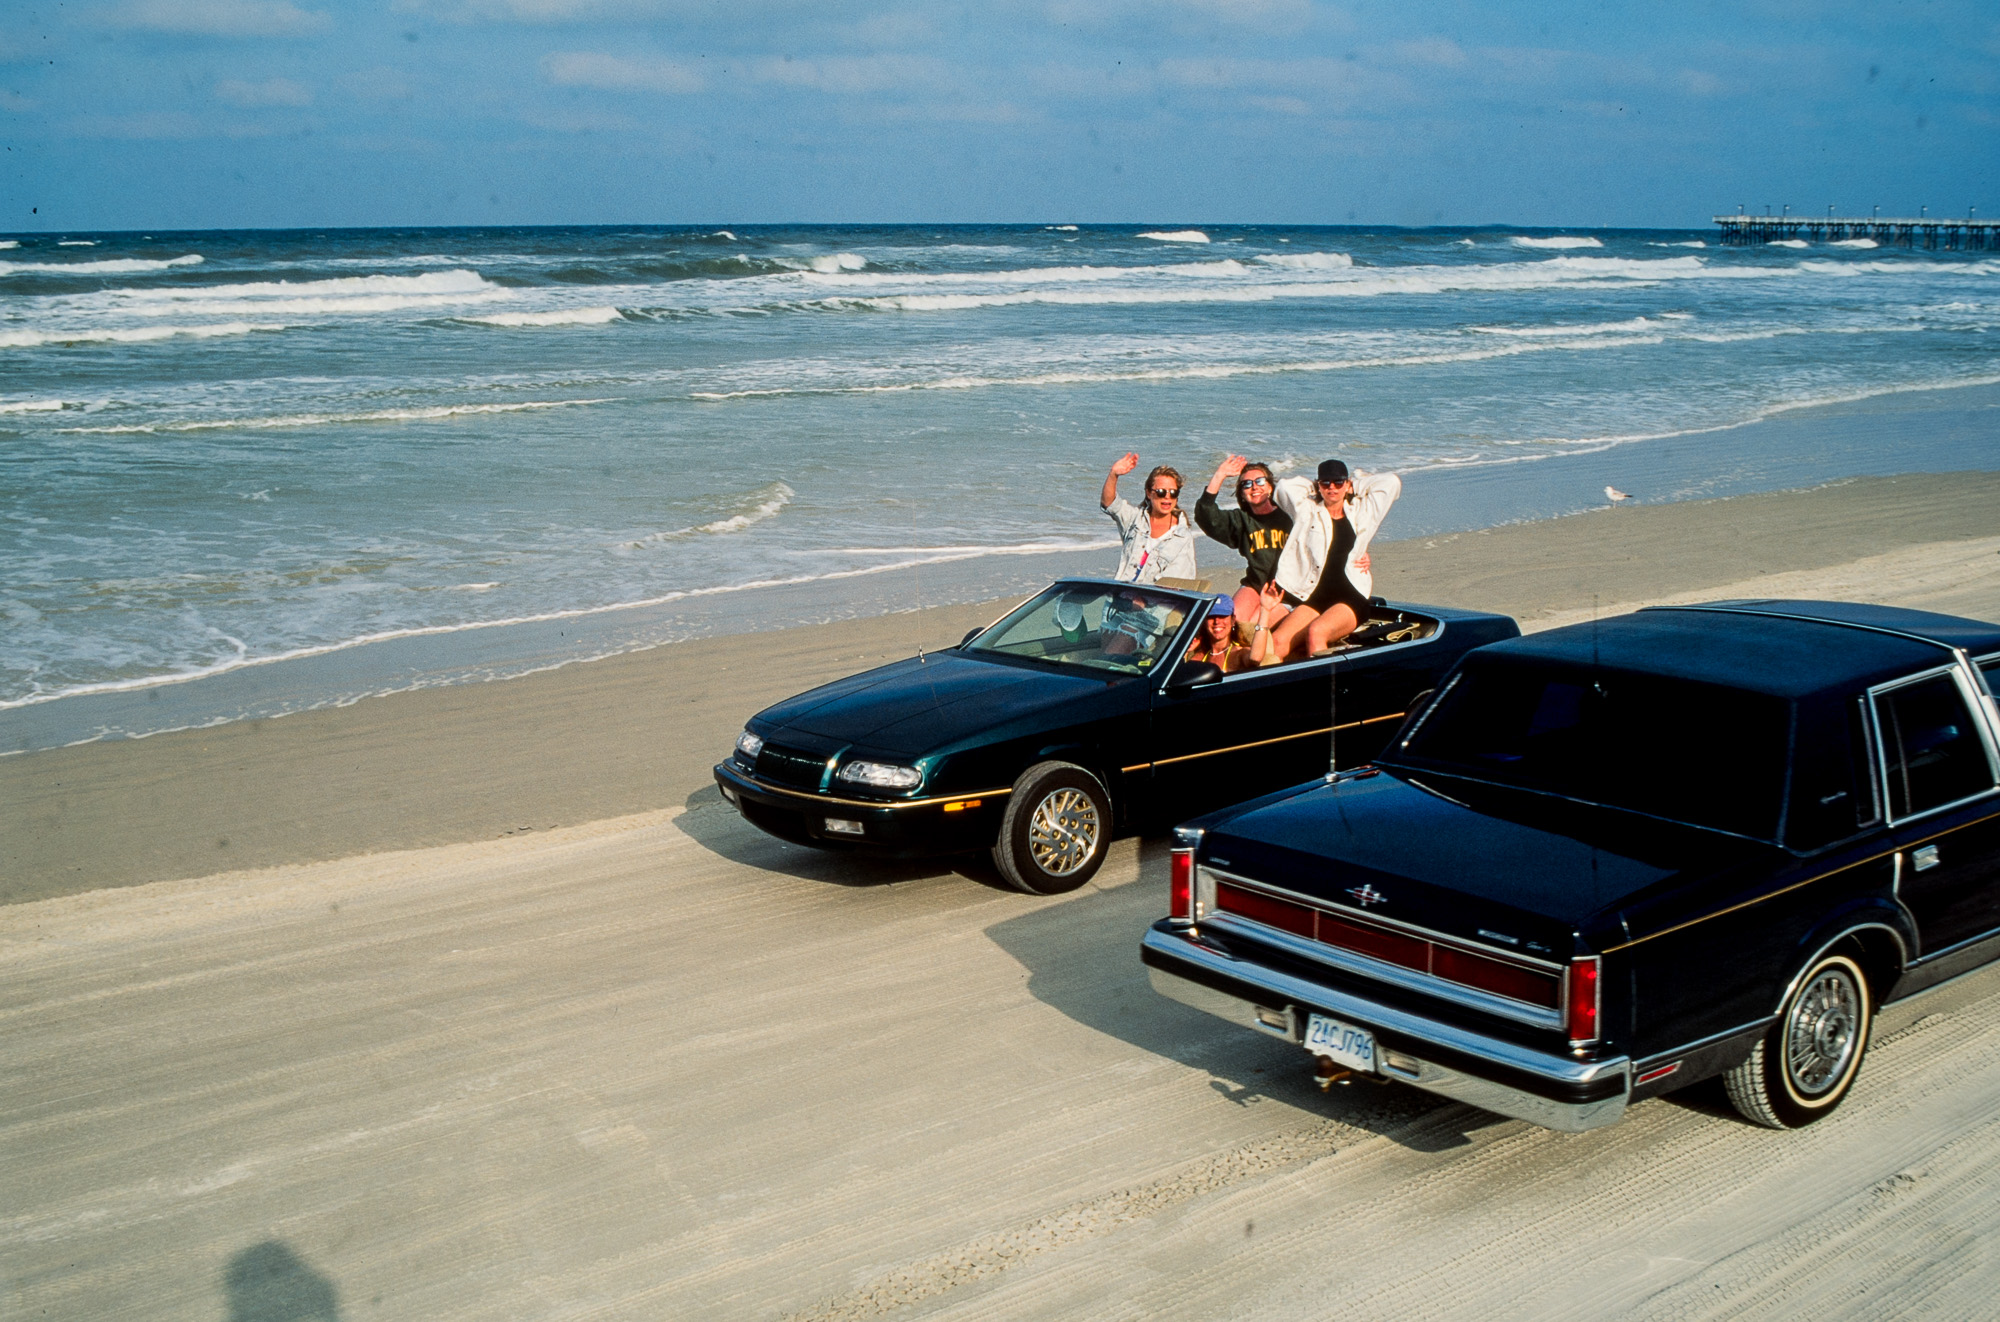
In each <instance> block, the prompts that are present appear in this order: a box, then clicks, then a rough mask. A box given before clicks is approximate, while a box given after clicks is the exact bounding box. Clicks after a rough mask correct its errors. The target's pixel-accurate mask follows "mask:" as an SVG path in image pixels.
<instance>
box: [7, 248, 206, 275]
mask: <svg viewBox="0 0 2000 1322" xmlns="http://www.w3.org/2000/svg"><path fill="white" fill-rule="evenodd" d="M204 260H205V259H204V258H203V257H202V255H201V254H200V253H198V252H191V253H189V254H188V255H187V256H185V257H169V258H167V259H165V260H164V261H152V260H149V259H147V258H143V257H107V258H105V259H104V260H103V261H101V262H0V276H7V275H18V274H20V273H21V272H23V271H36V272H40V273H42V274H45V275H136V274H138V273H139V272H141V271H165V270H167V269H169V268H170V267H175V266H200V265H201V264H202V262H203V261H204Z"/></svg>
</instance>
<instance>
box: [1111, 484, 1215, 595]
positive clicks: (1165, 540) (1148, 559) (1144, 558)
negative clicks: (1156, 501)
mask: <svg viewBox="0 0 2000 1322" xmlns="http://www.w3.org/2000/svg"><path fill="white" fill-rule="evenodd" d="M1103 509H1104V512H1105V513H1106V514H1108V515H1110V516H1111V521H1112V522H1113V523H1116V524H1117V525H1118V533H1119V536H1121V537H1123V538H1124V540H1125V546H1124V549H1123V550H1122V551H1121V552H1120V553H1119V556H1118V581H1119V582H1120V583H1151V582H1152V581H1154V580H1155V579H1160V578H1193V577H1195V576H1196V574H1197V573H1199V572H1200V571H1198V570H1196V569H1195V567H1194V525H1192V524H1190V523H1189V522H1188V517H1187V515H1186V514H1184V513H1182V512H1181V511H1179V510H1175V511H1174V522H1173V526H1172V527H1170V528H1168V529H1167V531H1166V532H1165V533H1163V534H1162V535H1161V536H1159V537H1155V536H1153V525H1152V519H1151V516H1149V515H1148V514H1147V513H1146V511H1145V510H1144V509H1142V508H1140V507H1139V506H1137V505H1134V504H1133V503H1132V502H1131V501H1129V500H1127V499H1125V498H1124V497H1123V496H1120V497H1119V498H1118V499H1116V500H1114V501H1112V502H1111V503H1110V504H1109V505H1106V506H1104V507H1103Z"/></svg>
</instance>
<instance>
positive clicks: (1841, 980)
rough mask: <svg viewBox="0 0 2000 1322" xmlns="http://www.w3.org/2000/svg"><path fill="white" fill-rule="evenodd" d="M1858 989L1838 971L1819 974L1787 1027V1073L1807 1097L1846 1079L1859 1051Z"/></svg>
mask: <svg viewBox="0 0 2000 1322" xmlns="http://www.w3.org/2000/svg"><path fill="white" fill-rule="evenodd" d="M1860 1025H1861V993H1860V989H1859V988H1857V987H1856V986H1855V985H1854V982H1853V980H1852V979H1851V978H1849V977H1848V976H1847V974H1846V973H1845V972H1844V971H1843V970H1841V969H1837V968H1826V969H1821V970H1820V972H1819V973H1818V975H1817V976H1815V977H1814V978H1813V980H1812V981H1811V982H1809V983H1807V984H1806V987H1805V989H1804V990H1803V991H1801V992H1800V993H1799V999H1798V1001H1797V1002H1796V1003H1794V1004H1793V1006H1792V1013H1791V1015H1790V1016H1789V1017H1788V1018H1787V1020H1786V1022H1785V1073H1786V1075H1787V1076H1788V1077H1789V1078H1790V1079H1791V1081H1792V1086H1793V1087H1795V1088H1796V1089H1798V1091H1799V1092H1800V1093H1801V1094H1802V1095H1803V1096H1806V1097H1816V1096H1818V1095H1820V1094H1821V1093H1824V1092H1825V1091H1826V1090H1827V1089H1829V1088H1831V1087H1833V1086H1834V1085H1835V1084H1837V1083H1839V1082H1840V1081H1841V1080H1842V1079H1843V1078H1845V1077H1847V1071H1848V1066H1849V1065H1850V1064H1851V1063H1852V1061H1853V1059H1854V1056H1855V1053H1856V1052H1857V1051H1858V1050H1860V1047H1861V1039H1860V1035H1859V1033H1858V1031H1857V1030H1858V1029H1859V1028H1860Z"/></svg>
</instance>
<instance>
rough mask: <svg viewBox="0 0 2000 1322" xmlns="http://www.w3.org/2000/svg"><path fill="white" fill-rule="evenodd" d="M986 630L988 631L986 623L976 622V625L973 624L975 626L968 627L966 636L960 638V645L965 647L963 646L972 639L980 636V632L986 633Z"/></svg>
mask: <svg viewBox="0 0 2000 1322" xmlns="http://www.w3.org/2000/svg"><path fill="white" fill-rule="evenodd" d="M985 632H986V626H985V625H983V624H975V625H973V626H972V627H971V628H970V629H967V630H966V631H965V637H963V638H961V639H959V640H958V645H959V646H960V647H963V646H965V645H966V644H967V643H969V642H971V641H972V640H973V639H975V638H977V637H978V636H979V635H980V634H983V633H985Z"/></svg>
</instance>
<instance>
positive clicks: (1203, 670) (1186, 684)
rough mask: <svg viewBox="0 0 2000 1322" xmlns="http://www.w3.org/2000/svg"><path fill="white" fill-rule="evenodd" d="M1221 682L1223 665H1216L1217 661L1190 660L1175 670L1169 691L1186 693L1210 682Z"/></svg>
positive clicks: (1168, 685) (1169, 684)
mask: <svg viewBox="0 0 2000 1322" xmlns="http://www.w3.org/2000/svg"><path fill="white" fill-rule="evenodd" d="M1221 682H1222V667H1221V666H1218V665H1216V664H1215V662H1213V661H1189V662H1185V663H1183V664H1182V666H1181V668H1180V669H1179V670H1176V671H1175V672H1174V677H1173V679H1172V680H1171V681H1170V682H1169V683H1168V684H1167V692H1169V693H1185V692H1187V691H1188V690H1189V689H1198V688H1202V687H1205V686H1206V685H1209V684H1219V683H1221Z"/></svg>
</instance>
